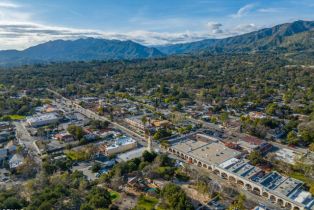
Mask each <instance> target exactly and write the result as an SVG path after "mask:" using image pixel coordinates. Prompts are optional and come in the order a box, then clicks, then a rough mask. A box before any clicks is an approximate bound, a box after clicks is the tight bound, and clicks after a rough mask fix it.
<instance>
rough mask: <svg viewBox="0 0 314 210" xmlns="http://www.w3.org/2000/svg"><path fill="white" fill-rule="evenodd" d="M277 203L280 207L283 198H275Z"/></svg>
mask: <svg viewBox="0 0 314 210" xmlns="http://www.w3.org/2000/svg"><path fill="white" fill-rule="evenodd" d="M277 204H278V205H279V206H281V207H283V206H284V202H283V200H282V199H281V198H279V199H278V200H277Z"/></svg>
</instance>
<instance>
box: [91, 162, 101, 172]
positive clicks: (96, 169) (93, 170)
mask: <svg viewBox="0 0 314 210" xmlns="http://www.w3.org/2000/svg"><path fill="white" fill-rule="evenodd" d="M100 169H101V165H100V164H99V163H94V164H93V166H92V172H93V173H96V172H98V171H99V170H100Z"/></svg>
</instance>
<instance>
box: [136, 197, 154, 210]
mask: <svg viewBox="0 0 314 210" xmlns="http://www.w3.org/2000/svg"><path fill="white" fill-rule="evenodd" d="M157 203H158V199H157V198H154V197H152V196H141V197H140V198H139V199H138V202H137V204H136V207H135V209H146V210H151V209H154V208H155V206H156V204H157Z"/></svg>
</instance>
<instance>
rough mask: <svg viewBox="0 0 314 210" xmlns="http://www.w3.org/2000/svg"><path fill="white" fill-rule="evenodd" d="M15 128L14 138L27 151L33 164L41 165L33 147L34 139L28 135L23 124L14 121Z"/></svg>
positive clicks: (36, 150)
mask: <svg viewBox="0 0 314 210" xmlns="http://www.w3.org/2000/svg"><path fill="white" fill-rule="evenodd" d="M14 125H15V128H16V137H17V139H18V141H19V143H20V144H21V145H24V146H25V147H26V148H27V149H28V151H29V154H30V155H31V156H32V157H33V158H34V160H35V162H36V163H37V164H41V162H42V161H41V158H40V157H39V153H40V152H39V151H38V148H37V147H36V146H35V139H34V138H33V137H32V136H31V135H30V134H29V132H28V131H27V129H26V128H25V126H24V125H23V122H21V121H16V122H14Z"/></svg>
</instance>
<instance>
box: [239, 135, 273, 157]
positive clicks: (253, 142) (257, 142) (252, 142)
mask: <svg viewBox="0 0 314 210" xmlns="http://www.w3.org/2000/svg"><path fill="white" fill-rule="evenodd" d="M237 143H238V145H239V146H240V147H241V148H242V149H243V150H245V151H247V152H248V153H251V152H253V151H260V152H262V153H265V152H267V151H269V150H270V149H271V148H272V145H271V144H269V143H267V142H266V141H264V140H261V139H259V138H257V137H254V136H246V137H244V138H242V139H240V140H239V141H238V142H237Z"/></svg>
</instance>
